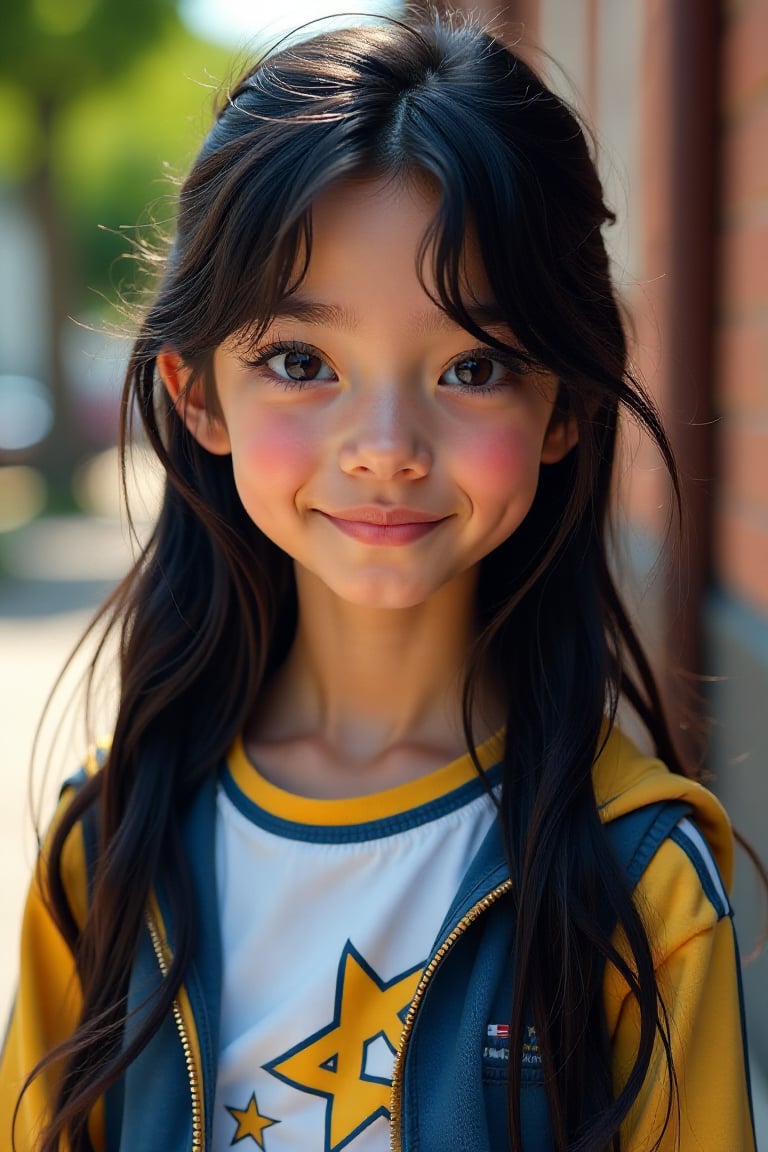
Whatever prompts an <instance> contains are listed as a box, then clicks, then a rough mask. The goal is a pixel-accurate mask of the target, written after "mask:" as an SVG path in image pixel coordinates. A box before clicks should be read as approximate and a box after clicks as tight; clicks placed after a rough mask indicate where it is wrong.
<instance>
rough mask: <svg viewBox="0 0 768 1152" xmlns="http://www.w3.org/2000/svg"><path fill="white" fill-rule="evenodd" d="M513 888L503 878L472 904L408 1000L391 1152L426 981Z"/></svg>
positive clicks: (398, 1140) (396, 1072)
mask: <svg viewBox="0 0 768 1152" xmlns="http://www.w3.org/2000/svg"><path fill="white" fill-rule="evenodd" d="M511 887H512V881H511V880H510V879H506V880H504V881H502V883H501V884H498V885H497V886H496V887H495V888H492V889H491V891H490V892H488V893H486V895H485V896H483V898H482V900H478V901H477V903H476V904H473V905H472V907H471V908H470V909H469V911H468V912H467V913H465V915H464V916H462V918H461V920H459V922H458V924H457V925H456V927H455V928H453V929H452V931H451V932H450V934H449V935H448V936H446V938H445V940H443V942H442V944H441V945H440V947H439V948H438V949H437V951H436V952H435V954H434V956H433V957H432V959H431V960H430V962H429V964H428V965H427V966H426V968H425V969H424V972H423V973H422V976H421V980H420V981H419V984H418V987H417V988H416V991H415V993H414V996H413V1000H412V1001H411V1005H410V1007H409V1009H408V1013H407V1015H406V1017H405V1023H404V1025H403V1032H402V1035H401V1037H400V1044H399V1047H398V1050H397V1055H396V1056H395V1064H394V1068H393V1069H392V1096H391V1099H390V1103H389V1115H390V1127H389V1146H390V1149H391V1152H402V1147H403V1141H402V1121H403V1112H402V1106H403V1066H404V1064H405V1057H406V1053H407V1050H408V1045H409V1043H410V1039H411V1033H412V1032H413V1025H414V1021H415V1020H416V1015H417V1013H418V1011H419V1007H420V1005H421V1001H422V1000H423V998H424V993H425V992H426V990H427V988H428V987H429V983H430V981H431V979H432V977H433V976H434V974H435V972H436V971H437V969H438V968H439V967H440V964H441V963H442V961H443V960H444V959H445V957H446V956H447V954H448V953H449V952H450V950H451V948H452V947H453V946H454V944H455V943H456V941H457V940H458V939H459V937H461V936H463V935H464V933H465V932H466V930H467V928H469V926H470V924H473V923H474V922H475V920H477V918H478V916H482V914H483V913H484V912H486V911H487V910H488V909H489V908H490V907H491V905H492V904H495V903H496V901H497V900H498V899H500V897H502V896H504V895H505V894H506V893H507V892H509V890H510V889H511Z"/></svg>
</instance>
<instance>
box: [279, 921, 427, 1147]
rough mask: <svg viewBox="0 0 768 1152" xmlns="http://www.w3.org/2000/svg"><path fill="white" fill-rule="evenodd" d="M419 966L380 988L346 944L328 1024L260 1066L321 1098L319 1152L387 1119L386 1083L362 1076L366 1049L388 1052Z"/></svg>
mask: <svg viewBox="0 0 768 1152" xmlns="http://www.w3.org/2000/svg"><path fill="white" fill-rule="evenodd" d="M421 971H422V966H421V965H418V966H417V967H416V968H414V969H412V970H411V971H410V972H406V973H405V974H404V975H402V976H398V977H396V978H395V979H394V980H392V981H391V982H390V983H389V984H384V983H383V982H382V981H381V980H380V979H379V977H378V976H377V974H376V973H375V972H374V970H373V969H372V968H371V967H369V965H368V964H366V962H365V960H364V959H363V958H362V956H361V955H360V954H359V952H357V951H356V950H355V948H354V947H353V945H352V944H351V943H350V942H349V941H347V944H346V945H345V947H344V951H343V952H342V956H341V961H340V963H339V969H338V975H337V979H336V1010H335V1013H334V1020H333V1023H331V1024H329V1025H328V1026H327V1027H326V1028H323V1029H321V1031H319V1032H315V1033H314V1035H312V1036H310V1037H308V1039H307V1040H304V1041H302V1043H301V1044H298V1045H297V1046H296V1047H295V1048H293V1049H291V1050H290V1051H289V1052H285V1053H283V1055H282V1056H278V1058H277V1059H276V1060H272V1061H271V1062H270V1063H269V1064H265V1065H264V1067H265V1069H266V1070H267V1071H268V1072H271V1073H272V1075H273V1076H277V1077H279V1078H280V1079H281V1080H283V1081H284V1082H285V1083H287V1084H290V1085H291V1086H292V1087H294V1088H298V1089H299V1090H300V1091H302V1092H311V1093H312V1094H313V1095H316V1096H324V1097H325V1099H326V1101H327V1105H326V1121H325V1152H340V1149H342V1148H344V1147H345V1145H347V1144H348V1143H349V1142H350V1141H351V1140H353V1139H354V1138H355V1136H357V1135H358V1134H359V1133H360V1132H362V1130H363V1129H364V1128H367V1127H368V1125H369V1124H372V1123H373V1121H374V1120H375V1119H376V1118H377V1117H378V1116H386V1117H387V1118H388V1117H389V1098H390V1092H391V1081H390V1080H388V1079H387V1080H385V1079H382V1078H381V1077H377V1076H371V1075H369V1074H367V1073H366V1059H367V1053H368V1048H369V1046H370V1045H371V1044H372V1043H373V1042H374V1041H376V1040H378V1039H379V1038H382V1039H383V1040H384V1041H385V1042H386V1044H387V1045H388V1047H389V1048H390V1049H391V1051H392V1052H393V1053H395V1052H396V1051H397V1047H398V1044H399V1043H400V1035H401V1033H402V1029H403V1021H402V1015H401V1014H402V1013H403V1012H404V1010H405V1009H406V1008H407V1007H408V1005H409V1004H410V1002H411V1000H412V999H413V996H414V993H415V991H416V986H417V985H418V982H419V978H420V976H421Z"/></svg>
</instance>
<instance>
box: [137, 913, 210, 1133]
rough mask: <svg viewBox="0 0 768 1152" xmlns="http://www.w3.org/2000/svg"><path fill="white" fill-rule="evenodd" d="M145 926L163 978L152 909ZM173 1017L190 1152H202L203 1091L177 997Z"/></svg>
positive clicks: (163, 952) (165, 956) (164, 964)
mask: <svg viewBox="0 0 768 1152" xmlns="http://www.w3.org/2000/svg"><path fill="white" fill-rule="evenodd" d="M146 922H147V928H148V929H149V935H150V938H151V940H152V947H153V949H154V952H155V956H156V957H157V963H158V967H159V968H160V972H161V973H162V975H163V978H165V977H166V976H167V975H168V968H169V967H170V956H169V950H168V946H167V944H164V943H163V938H162V936H161V934H160V929H159V928H158V926H157V920H156V918H155V915H154V913H153V912H152V911H148V912H147V916H146ZM173 1019H174V1021H175V1024H176V1031H177V1032H178V1034H179V1040H180V1041H181V1048H182V1051H183V1053H184V1063H185V1065H186V1069H187V1079H188V1081H189V1095H190V1099H191V1102H192V1148H191V1152H204V1143H205V1135H204V1133H205V1123H204V1115H203V1093H202V1086H201V1082H200V1074H199V1072H198V1068H197V1063H196V1061H195V1053H194V1049H193V1047H192V1042H191V1040H190V1038H189V1030H188V1029H187V1025H186V1023H185V1020H184V1013H183V1012H182V1009H181V1004H180V1003H179V997H177V998H176V999H175V1000H174V1002H173Z"/></svg>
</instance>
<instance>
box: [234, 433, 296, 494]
mask: <svg viewBox="0 0 768 1152" xmlns="http://www.w3.org/2000/svg"><path fill="white" fill-rule="evenodd" d="M238 449H239V450H238ZM311 458H312V450H311V446H310V444H309V442H308V439H307V438H305V437H303V436H300V435H298V434H297V432H296V429H295V428H291V427H288V426H287V425H286V426H282V427H281V426H280V425H278V426H274V425H271V426H270V427H269V428H268V429H259V430H257V431H253V432H251V433H250V434H249V435H248V436H247V437H246V438H245V439H244V440H243V442H242V443H241V444H240V445H233V459H234V464H235V473H236V474H237V472H238V471H239V469H241V468H245V469H246V470H247V471H248V472H249V473H250V474H251V476H252V478H253V482H254V483H259V482H260V481H261V482H263V483H265V484H267V485H269V481H270V477H272V480H273V482H279V483H281V484H282V483H284V482H285V481H289V480H291V479H292V478H294V477H295V478H296V479H297V480H299V479H300V478H301V477H302V476H304V475H306V472H307V462H308V461H309V460H311Z"/></svg>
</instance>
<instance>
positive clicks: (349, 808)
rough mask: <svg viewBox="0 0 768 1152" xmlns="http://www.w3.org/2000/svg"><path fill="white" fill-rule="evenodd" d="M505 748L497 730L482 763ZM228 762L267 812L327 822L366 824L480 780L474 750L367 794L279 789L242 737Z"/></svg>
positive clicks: (480, 753) (481, 752)
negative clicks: (334, 795)
mask: <svg viewBox="0 0 768 1152" xmlns="http://www.w3.org/2000/svg"><path fill="white" fill-rule="evenodd" d="M503 750H504V739H503V734H502V733H501V732H497V733H495V734H494V735H493V736H489V738H488V739H487V740H485V741H484V742H483V743H482V744H480V745H479V747H478V748H477V749H476V752H477V758H478V760H479V761H480V765H481V767H482V768H483V769H484V770H485V771H487V770H488V769H489V768H490V767H492V766H493V765H494V764H495V763H497V761H498V760H500V758H501V756H502V753H503ZM227 767H228V769H229V773H230V775H231V777H232V779H233V781H234V782H235V784H236V785H237V787H238V788H239V789H240V791H241V792H242V793H243V794H244V795H245V796H247V798H248V799H249V800H251V801H252V802H253V803H254V804H256V805H258V807H259V808H261V809H262V810H263V811H265V812H268V813H270V815H272V816H276V817H278V818H279V819H281V820H290V821H292V822H294V823H299V824H313V825H321V826H326V827H343V826H345V825H351V824H364V823H367V822H368V821H370V820H386V819H388V818H389V817H391V816H399V815H400V814H401V813H403V812H409V811H411V810H412V809H413V808H419V807H421V806H422V805H423V804H429V803H431V802H433V801H435V800H439V799H441V798H442V797H443V796H447V795H448V794H449V793H450V792H454V791H455V790H456V789H457V788H460V787H461V786H462V785H463V784H467V783H469V782H470V781H472V780H476V779H477V772H476V771H475V767H474V765H473V763H472V760H471V759H470V756H469V754H468V753H465V755H464V756H460V757H459V758H458V759H457V760H452V761H451V763H450V764H445V765H443V767H442V768H438V769H436V770H435V771H434V772H429V773H428V774H427V775H426V776H421V777H419V778H418V779H417V780H410V781H408V783H406V784H400V785H398V786H397V787H396V788H387V789H385V790H384V791H383V792H373V793H371V794H370V795H367V796H354V797H349V798H345V799H341V800H336V799H334V800H319V799H316V798H314V797H308V796H298V795H296V794H295V793H293V792H287V791H286V790H285V789H284V788H279V787H278V786H277V785H276V784H272V783H270V781H269V780H266V779H265V778H264V777H263V776H262V775H261V773H260V772H259V770H258V768H256V767H255V765H254V764H252V763H251V761H250V760H249V759H248V756H247V754H246V751H245V748H244V747H243V741H242V738H241V737H238V738H237V740H236V741H235V743H234V744H233V746H232V748H231V749H230V752H229V755H228V757H227Z"/></svg>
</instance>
